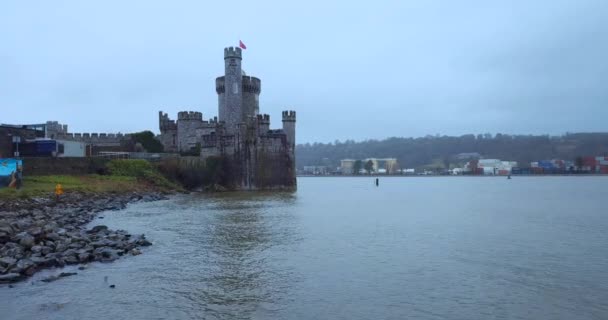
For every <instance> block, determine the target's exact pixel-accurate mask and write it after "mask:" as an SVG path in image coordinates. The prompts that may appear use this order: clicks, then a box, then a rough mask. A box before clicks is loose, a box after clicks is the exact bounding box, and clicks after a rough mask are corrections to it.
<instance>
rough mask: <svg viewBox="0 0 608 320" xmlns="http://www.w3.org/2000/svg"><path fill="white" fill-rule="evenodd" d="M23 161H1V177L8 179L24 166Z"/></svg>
mask: <svg viewBox="0 0 608 320" xmlns="http://www.w3.org/2000/svg"><path fill="white" fill-rule="evenodd" d="M22 165H23V160H17V159H0V177H8V176H10V175H11V174H12V173H13V172H15V171H17V166H22Z"/></svg>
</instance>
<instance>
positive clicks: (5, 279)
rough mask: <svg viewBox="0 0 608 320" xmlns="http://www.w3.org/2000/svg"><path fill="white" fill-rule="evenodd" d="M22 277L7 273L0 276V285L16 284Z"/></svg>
mask: <svg viewBox="0 0 608 320" xmlns="http://www.w3.org/2000/svg"><path fill="white" fill-rule="evenodd" d="M22 277H23V276H22V275H20V274H18V273H7V274H3V275H0V283H9V282H16V281H19V280H21V278H22Z"/></svg>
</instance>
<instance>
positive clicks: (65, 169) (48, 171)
mask: <svg viewBox="0 0 608 320" xmlns="http://www.w3.org/2000/svg"><path fill="white" fill-rule="evenodd" d="M108 161H110V160H109V159H103V158H34V157H32V158H23V175H25V176H44V175H83V174H95V173H98V174H99V173H104V172H105V167H106V163H107V162H108Z"/></svg>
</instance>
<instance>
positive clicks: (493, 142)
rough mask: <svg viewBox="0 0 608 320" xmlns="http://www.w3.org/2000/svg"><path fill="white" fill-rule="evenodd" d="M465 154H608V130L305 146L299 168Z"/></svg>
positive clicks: (523, 160) (421, 161)
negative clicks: (373, 160) (358, 161)
mask: <svg viewBox="0 0 608 320" xmlns="http://www.w3.org/2000/svg"><path fill="white" fill-rule="evenodd" d="M461 153H479V154H480V155H481V156H482V157H483V158H497V159H501V160H513V161H517V162H518V163H519V165H520V166H522V167H526V166H529V165H530V162H531V161H537V160H543V159H563V160H572V161H574V160H575V159H576V158H577V157H580V156H595V155H603V156H608V133H569V134H565V135H563V136H549V135H538V136H535V135H507V134H496V135H494V136H492V135H491V134H478V135H474V134H467V135H463V136H460V137H450V136H426V137H421V138H388V139H385V140H367V141H361V142H355V141H352V140H347V141H344V142H339V141H336V142H335V143H327V144H324V143H313V144H309V143H307V144H300V145H298V146H297V147H296V161H297V167H298V168H302V167H303V166H309V165H329V166H332V167H337V166H339V164H340V160H341V159H348V158H350V159H363V158H372V157H374V158H388V157H393V158H397V160H398V161H399V164H400V166H401V167H402V168H406V167H407V168H418V167H422V166H427V165H428V166H431V165H435V166H436V165H438V164H444V165H445V164H452V165H454V164H457V163H462V162H464V161H466V160H463V159H458V158H457V157H456V156H457V155H458V154H461Z"/></svg>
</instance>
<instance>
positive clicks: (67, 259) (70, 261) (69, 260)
mask: <svg viewBox="0 0 608 320" xmlns="http://www.w3.org/2000/svg"><path fill="white" fill-rule="evenodd" d="M63 260H64V261H65V263H66V264H77V263H78V258H76V257H75V256H68V257H65V258H63Z"/></svg>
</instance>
